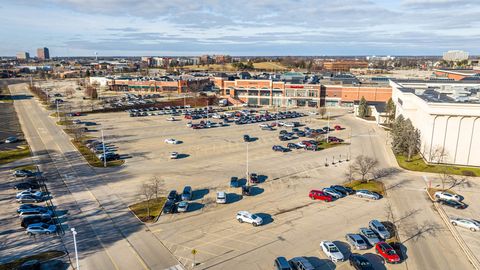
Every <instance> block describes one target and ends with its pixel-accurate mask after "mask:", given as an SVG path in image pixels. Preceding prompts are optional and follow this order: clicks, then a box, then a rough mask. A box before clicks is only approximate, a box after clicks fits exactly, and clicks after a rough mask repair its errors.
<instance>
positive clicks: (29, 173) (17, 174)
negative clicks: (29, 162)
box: [13, 170, 35, 177]
mask: <svg viewBox="0 0 480 270" xmlns="http://www.w3.org/2000/svg"><path fill="white" fill-rule="evenodd" d="M34 175H35V173H34V172H32V171H31V170H16V171H14V172H13V176H15V177H29V176H34Z"/></svg>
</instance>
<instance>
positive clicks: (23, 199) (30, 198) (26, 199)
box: [17, 195, 45, 203]
mask: <svg viewBox="0 0 480 270" xmlns="http://www.w3.org/2000/svg"><path fill="white" fill-rule="evenodd" d="M44 200H45V197H43V196H42V197H38V196H35V195H22V196H20V197H19V198H17V202H18V203H38V202H43V201H44Z"/></svg>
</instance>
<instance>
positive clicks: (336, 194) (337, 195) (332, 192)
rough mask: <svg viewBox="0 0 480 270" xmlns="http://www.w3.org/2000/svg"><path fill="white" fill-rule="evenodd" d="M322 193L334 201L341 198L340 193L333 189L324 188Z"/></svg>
mask: <svg viewBox="0 0 480 270" xmlns="http://www.w3.org/2000/svg"><path fill="white" fill-rule="evenodd" d="M323 193H325V194H328V195H330V196H332V197H334V198H335V199H339V198H341V197H343V194H342V193H340V192H338V191H336V190H335V189H333V188H324V189H323Z"/></svg>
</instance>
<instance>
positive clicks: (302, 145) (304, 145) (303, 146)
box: [296, 142, 307, 148]
mask: <svg viewBox="0 0 480 270" xmlns="http://www.w3.org/2000/svg"><path fill="white" fill-rule="evenodd" d="M296 145H298V146H300V147H302V148H305V147H307V145H306V144H304V143H302V142H298V143H296Z"/></svg>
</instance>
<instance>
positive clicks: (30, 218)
mask: <svg viewBox="0 0 480 270" xmlns="http://www.w3.org/2000/svg"><path fill="white" fill-rule="evenodd" d="M13 176H15V177H16V178H21V179H22V180H21V181H20V182H19V183H16V184H15V185H14V186H13V188H14V189H16V190H17V191H18V192H17V194H16V195H15V199H16V201H17V202H18V203H20V206H19V207H18V209H17V214H18V217H19V219H20V226H21V227H22V228H25V229H26V232H27V234H29V235H37V234H51V233H55V232H56V231H57V226H56V225H55V223H54V220H53V216H54V212H53V211H52V210H51V209H50V208H49V207H47V206H44V205H38V204H37V203H41V202H44V201H46V200H47V199H48V198H49V197H50V195H49V194H48V193H46V192H43V191H41V187H42V186H43V184H41V183H39V182H38V181H37V179H36V173H35V172H33V171H31V170H24V169H23V170H16V171H14V172H13Z"/></svg>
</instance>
